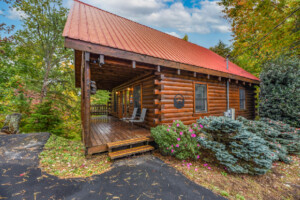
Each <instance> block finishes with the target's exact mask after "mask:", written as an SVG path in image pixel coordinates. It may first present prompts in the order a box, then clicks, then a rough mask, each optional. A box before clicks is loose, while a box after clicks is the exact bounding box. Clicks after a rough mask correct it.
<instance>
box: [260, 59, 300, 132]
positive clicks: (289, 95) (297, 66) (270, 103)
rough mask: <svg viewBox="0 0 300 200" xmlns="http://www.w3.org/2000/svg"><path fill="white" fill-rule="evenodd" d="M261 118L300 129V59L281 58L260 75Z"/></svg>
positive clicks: (267, 65)
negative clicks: (281, 122)
mask: <svg viewBox="0 0 300 200" xmlns="http://www.w3.org/2000/svg"><path fill="white" fill-rule="evenodd" d="M260 80H261V83H260V103H259V115H260V117H265V118H270V119H273V120H279V121H283V122H285V123H288V124H290V125H292V126H294V127H300V103H299V102H300V59H299V58H290V57H285V56H281V57H279V58H277V59H276V60H273V61H271V62H268V63H266V64H265V65H264V66H263V70H262V72H261V74H260Z"/></svg>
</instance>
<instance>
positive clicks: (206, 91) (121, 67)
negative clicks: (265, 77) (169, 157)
mask: <svg viewBox="0 0 300 200" xmlns="http://www.w3.org/2000/svg"><path fill="white" fill-rule="evenodd" d="M63 37H64V38H65V47H66V48H71V49H74V55H75V79H76V83H75V86H76V87H78V88H81V119H82V138H83V142H84V144H85V147H86V154H87V155H90V154H93V153H98V152H105V151H109V152H110V156H111V157H112V158H117V157H122V156H125V155H131V154H135V153H139V152H145V151H149V150H152V149H153V147H152V146H150V145H148V142H149V141H151V137H149V136H150V128H151V127H153V126H157V125H159V124H170V123H172V122H173V120H181V121H182V122H183V123H185V124H191V123H194V122H196V120H197V119H199V118H200V117H204V116H212V115H213V116H223V115H224V112H226V111H228V110H230V109H231V110H232V109H234V111H235V116H243V117H246V118H248V119H253V118H254V117H255V86H256V85H258V84H259V79H258V78H257V77H255V76H254V75H252V74H250V73H249V72H247V71H245V70H244V69H242V68H240V67H239V66H237V65H236V64H234V63H232V62H230V61H228V59H226V58H223V57H221V56H219V55H217V54H216V53H214V52H212V51H210V50H208V49H206V48H204V47H201V46H198V45H196V44H193V43H190V42H187V41H184V40H182V39H180V38H177V37H174V36H171V35H168V34H166V33H163V32H160V31H158V30H155V29H152V28H150V27H147V26H144V25H142V24H139V23H136V22H134V21H131V20H128V19H126V18H123V17H120V16H117V15H115V14H112V13H109V12H107V11H104V10H101V9H99V8H97V7H94V6H91V5H88V4H86V3H83V2H80V1H78V0H75V1H74V3H73V6H72V8H71V10H70V13H69V15H68V19H67V22H66V24H65V28H64V31H63ZM91 84H93V85H95V86H94V87H96V88H97V89H98V90H107V91H109V92H110V94H111V99H110V104H109V107H108V110H109V111H108V112H106V113H108V114H107V115H105V116H101V117H93V116H91V113H92V112H91V101H90V95H91ZM94 89H95V88H94ZM134 108H138V112H137V113H138V114H139V113H140V112H141V110H142V109H143V108H146V109H147V112H146V117H145V121H144V123H143V125H142V126H136V125H134V126H130V125H129V124H128V123H126V122H124V121H122V120H120V119H121V118H124V117H130V116H131V115H132V112H133V109H134ZM138 143H143V144H145V145H142V146H135V144H138ZM124 146H128V147H129V148H128V149H125V150H119V151H118V150H117V151H114V149H117V148H118V147H124Z"/></svg>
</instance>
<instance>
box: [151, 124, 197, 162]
mask: <svg viewBox="0 0 300 200" xmlns="http://www.w3.org/2000/svg"><path fill="white" fill-rule="evenodd" d="M195 126H196V127H195ZM198 128H199V127H198V126H197V124H195V125H193V126H192V127H188V126H185V125H184V124H183V123H182V122H181V121H179V120H178V121H174V122H173V124H172V125H169V126H167V125H159V126H157V127H155V128H151V135H152V137H153V138H154V140H155V142H156V143H157V144H158V146H159V148H160V151H161V152H162V153H163V154H167V155H172V156H175V157H176V158H178V159H180V160H182V159H187V158H192V159H197V158H199V144H198V142H197V139H196V138H197V135H196V131H195V130H196V129H197V130H198Z"/></svg>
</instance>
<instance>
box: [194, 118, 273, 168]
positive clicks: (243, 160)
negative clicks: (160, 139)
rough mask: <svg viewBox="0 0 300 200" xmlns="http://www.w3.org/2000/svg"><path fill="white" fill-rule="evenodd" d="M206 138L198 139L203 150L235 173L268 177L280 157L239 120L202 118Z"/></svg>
mask: <svg viewBox="0 0 300 200" xmlns="http://www.w3.org/2000/svg"><path fill="white" fill-rule="evenodd" d="M198 123H199V124H201V125H203V132H204V133H205V136H204V137H198V142H199V143H200V146H201V148H202V149H203V150H204V151H206V152H207V153H208V154H209V155H210V156H214V157H215V158H216V159H217V160H218V161H219V162H220V164H222V165H224V166H226V167H227V170H228V171H230V172H234V173H247V174H265V173H266V172H267V171H268V170H269V169H270V168H271V166H272V162H273V161H274V160H276V159H278V157H277V156H276V154H274V153H273V152H272V151H271V150H270V149H269V147H268V144H267V142H266V141H265V140H264V139H263V138H261V137H258V136H257V135H255V134H253V133H251V132H249V131H246V130H244V129H243V124H242V123H241V122H239V121H236V120H232V119H229V118H226V117H205V118H203V119H199V120H198Z"/></svg>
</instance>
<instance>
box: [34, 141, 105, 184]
mask: <svg viewBox="0 0 300 200" xmlns="http://www.w3.org/2000/svg"><path fill="white" fill-rule="evenodd" d="M40 168H41V169H42V170H43V171H45V172H47V173H49V174H52V175H55V176H58V177H60V178H75V177H89V176H92V175H96V174H101V173H103V172H106V171H108V170H109V169H110V168H111V162H110V161H109V159H108V157H107V155H106V154H102V155H96V156H93V157H92V158H91V159H86V158H85V155H84V146H83V144H82V143H81V142H80V141H72V140H67V139H65V138H62V137H57V136H55V135H51V136H50V138H49V140H48V141H47V143H46V144H45V147H44V150H43V152H42V153H41V154H40Z"/></svg>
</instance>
